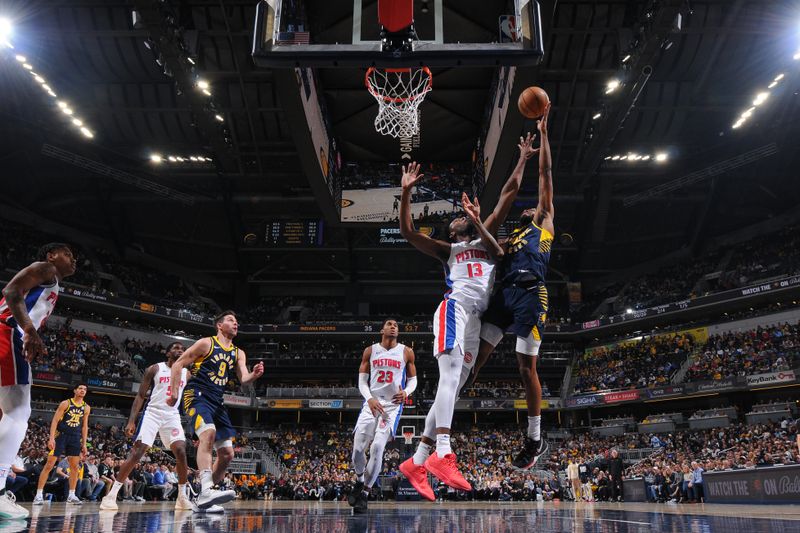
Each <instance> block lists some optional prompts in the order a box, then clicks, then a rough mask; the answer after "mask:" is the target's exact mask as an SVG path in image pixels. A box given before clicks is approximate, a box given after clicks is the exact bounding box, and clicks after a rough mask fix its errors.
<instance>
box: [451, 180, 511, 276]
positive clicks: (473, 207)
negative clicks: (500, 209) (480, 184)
mask: <svg viewBox="0 0 800 533" xmlns="http://www.w3.org/2000/svg"><path fill="white" fill-rule="evenodd" d="M461 205H462V206H463V207H464V211H465V212H466V213H467V216H468V217H469V219H470V220H471V221H472V223H473V224H475V227H476V228H477V229H478V234H479V235H480V236H481V242H482V243H483V244H484V246H485V247H486V251H487V252H489V255H490V256H492V259H494V260H495V261H500V260H501V259H502V258H503V256H504V255H505V252H504V251H503V248H502V247H501V246H500V245H499V244H497V240H495V238H494V236H493V235H492V234H491V233H489V230H488V229H487V228H486V226H485V225H484V223H483V222H481V206H480V204H479V203H478V197H477V196H476V197H475V200H474V201H473V202H470V201H469V196H467V193H465V192H462V193H461Z"/></svg>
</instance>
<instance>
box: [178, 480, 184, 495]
mask: <svg viewBox="0 0 800 533" xmlns="http://www.w3.org/2000/svg"><path fill="white" fill-rule="evenodd" d="M181 496H186V483H178V497H179V498H180V497H181Z"/></svg>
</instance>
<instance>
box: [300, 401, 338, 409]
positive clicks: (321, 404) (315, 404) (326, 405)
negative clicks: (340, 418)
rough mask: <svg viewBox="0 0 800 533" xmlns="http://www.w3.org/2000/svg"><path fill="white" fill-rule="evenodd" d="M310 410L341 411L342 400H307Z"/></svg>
mask: <svg viewBox="0 0 800 533" xmlns="http://www.w3.org/2000/svg"><path fill="white" fill-rule="evenodd" d="M308 406H309V407H310V408H311V409H341V408H342V407H343V406H344V401H343V400H308Z"/></svg>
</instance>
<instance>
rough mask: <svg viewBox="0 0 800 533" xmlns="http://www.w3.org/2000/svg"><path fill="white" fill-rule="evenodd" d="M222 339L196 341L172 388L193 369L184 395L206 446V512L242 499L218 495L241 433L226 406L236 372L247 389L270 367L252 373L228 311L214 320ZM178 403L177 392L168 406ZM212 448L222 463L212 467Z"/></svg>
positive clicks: (201, 455)
mask: <svg viewBox="0 0 800 533" xmlns="http://www.w3.org/2000/svg"><path fill="white" fill-rule="evenodd" d="M214 325H215V326H216V328H217V334H216V335H215V336H213V337H205V338H202V339H200V340H199V341H197V342H195V343H194V344H193V345H192V346H191V347H190V348H189V349H188V350H186V351H185V352H183V355H182V356H181V357H180V358H179V359H178V360H177V361H175V363H173V365H172V376H171V378H170V383H180V381H181V371H182V369H183V368H188V369H189V372H190V373H191V377H190V378H189V382H188V383H187V384H186V388H185V389H184V391H183V398H182V400H181V401H182V403H183V411H184V413H185V414H186V415H187V416H189V419H190V420H191V425H192V429H193V430H194V432H195V434H196V435H197V438H198V439H199V440H200V444H199V446H198V447H197V468H198V469H199V470H200V485H201V490H200V494H199V495H198V496H197V500H196V505H197V507H198V510H201V511H204V510H206V509H208V508H210V507H211V506H213V505H215V504H222V503H224V502H227V501H230V500H232V499H233V498H235V497H236V492H235V491H232V490H215V489H214V488H213V487H214V485H215V484H216V483H219V482H220V481H222V480H223V479H224V478H225V473H226V471H227V470H228V465H229V464H230V463H231V460H233V441H232V440H231V439H232V438H233V437H234V436H235V435H236V431H235V429H234V428H233V424H232V423H231V420H230V417H229V416H228V411H227V409H225V406H224V404H223V398H222V397H223V394H224V393H225V388H226V385H227V384H228V380H229V379H230V374H231V372H232V371H235V372H236V375H237V376H238V378H239V381H240V382H241V383H242V384H243V385H244V384H245V383H250V382H251V381H254V380H256V379H258V378H259V377H261V375H262V374H263V373H264V363H258V364H257V365H255V366H254V367H253V371H252V372H251V371H249V370H247V358H246V356H245V353H244V350H242V349H241V348H238V347H237V346H236V345H235V344H233V339H234V337H236V334H237V333H238V332H239V322H238V321H237V320H236V314H235V313H234V312H233V311H224V312H222V313H221V314H219V315H217V316H216V317H215V318H214ZM177 402H178V397H177V391H175V394H172V395H170V397H169V399H168V400H167V404H168V405H171V406H173V405H176V404H177ZM212 447H213V449H214V450H216V451H217V460H216V462H214V464H213V468H212V452H211V450H212Z"/></svg>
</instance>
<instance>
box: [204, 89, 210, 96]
mask: <svg viewBox="0 0 800 533" xmlns="http://www.w3.org/2000/svg"><path fill="white" fill-rule="evenodd" d="M203 94H204V95H206V96H211V91H209V90H208V89H203Z"/></svg>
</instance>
